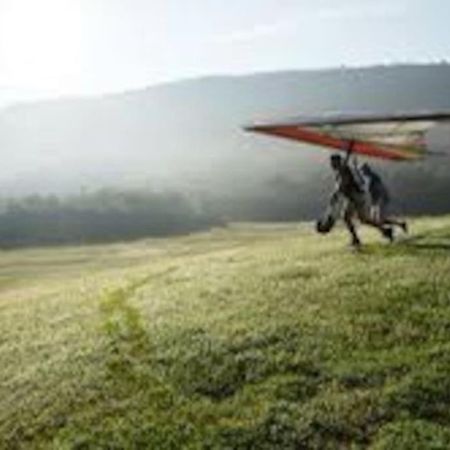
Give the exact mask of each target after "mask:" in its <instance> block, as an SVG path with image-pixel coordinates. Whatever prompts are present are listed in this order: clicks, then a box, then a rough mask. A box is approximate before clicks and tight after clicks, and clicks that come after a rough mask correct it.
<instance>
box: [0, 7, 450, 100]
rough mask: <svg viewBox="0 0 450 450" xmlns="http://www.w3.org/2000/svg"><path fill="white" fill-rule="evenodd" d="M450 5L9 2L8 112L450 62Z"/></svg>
mask: <svg viewBox="0 0 450 450" xmlns="http://www.w3.org/2000/svg"><path fill="white" fill-rule="evenodd" d="M449 18H450V2H448V1H447V0H227V1H224V0H164V1H163V0H0V104H1V103H5V102H6V101H11V100H18V99H31V98H35V97H36V96H54V95H73V94H97V93H102V92H111V91H122V90H126V89H133V88H139V87H142V86H147V85H150V84H154V83H158V82H162V81H168V80H175V79H180V78H186V77H194V76H200V75H209V74H230V73H246V72H256V71H272V70H280V69H299V68H317V67H333V66H341V65H347V66H360V65H370V64H378V63H393V62H430V61H439V60H443V59H449V60H450V27H449V24H448V21H449Z"/></svg>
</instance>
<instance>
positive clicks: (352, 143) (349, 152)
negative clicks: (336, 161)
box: [344, 141, 355, 165]
mask: <svg viewBox="0 0 450 450" xmlns="http://www.w3.org/2000/svg"><path fill="white" fill-rule="evenodd" d="M354 147H355V141H350V142H349V143H348V147H347V152H346V153H345V158H344V164H345V165H347V164H348V163H349V161H350V158H351V156H352V155H353V148H354Z"/></svg>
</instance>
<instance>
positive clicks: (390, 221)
mask: <svg viewBox="0 0 450 450" xmlns="http://www.w3.org/2000/svg"><path fill="white" fill-rule="evenodd" d="M378 209H379V211H380V222H381V223H383V224H386V225H393V226H397V227H399V228H401V229H402V230H403V231H404V232H405V233H407V232H408V225H407V223H406V222H405V221H403V220H397V219H394V218H393V217H389V213H388V202H386V201H383V200H380V202H379V204H378Z"/></svg>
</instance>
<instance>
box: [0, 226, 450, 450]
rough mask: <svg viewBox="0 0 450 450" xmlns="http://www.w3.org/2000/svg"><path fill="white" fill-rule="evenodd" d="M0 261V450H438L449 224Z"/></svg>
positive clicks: (75, 251) (449, 296) (56, 252)
mask: <svg viewBox="0 0 450 450" xmlns="http://www.w3.org/2000/svg"><path fill="white" fill-rule="evenodd" d="M411 228H412V236H411V237H409V238H408V239H404V240H403V241H400V242H398V243H396V244H394V245H389V244H385V243H383V242H381V240H380V238H379V237H378V236H376V235H374V234H370V233H368V234H366V235H364V238H365V241H366V242H367V246H366V247H365V248H364V249H363V250H362V251H360V252H352V251H350V250H349V249H348V247H347V239H348V238H347V236H346V235H345V233H344V232H343V230H340V231H338V232H336V233H334V234H333V235H330V236H327V237H323V236H319V235H316V234H314V233H313V232H312V229H311V226H310V225H307V224H303V225H286V226H245V225H235V226H230V227H229V228H227V229H217V230H213V231H211V232H209V233H202V234H196V235H192V236H188V237H181V238H173V239H167V240H144V241H139V242H134V243H126V244H114V245H107V246H89V247H65V248H51V249H29V250H20V251H4V252H1V253H0V330H1V334H0V448H2V449H126V450H128V449H130V450H131V449H162V450H170V449H182V448H187V449H230V450H235V449H303V448H305V449H328V448H329V449H337V448H352V449H353V448H354V449H358V448H370V449H422V448H423V449H426V448H429V449H448V448H450V376H449V374H450V217H444V218H435V219H417V220H415V221H413V223H412V226H411Z"/></svg>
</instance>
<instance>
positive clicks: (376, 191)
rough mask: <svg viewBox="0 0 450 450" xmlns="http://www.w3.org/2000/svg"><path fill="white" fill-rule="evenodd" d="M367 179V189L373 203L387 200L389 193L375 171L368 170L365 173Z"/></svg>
mask: <svg viewBox="0 0 450 450" xmlns="http://www.w3.org/2000/svg"><path fill="white" fill-rule="evenodd" d="M366 177H367V181H368V190H369V193H370V197H371V199H372V203H373V204H378V203H380V202H383V203H388V202H389V200H390V199H389V193H388V190H387V189H386V186H385V185H384V184H383V182H382V181H381V178H380V177H379V176H378V175H377V174H376V173H375V172H370V173H369V174H366Z"/></svg>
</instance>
